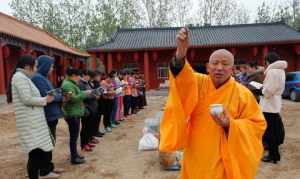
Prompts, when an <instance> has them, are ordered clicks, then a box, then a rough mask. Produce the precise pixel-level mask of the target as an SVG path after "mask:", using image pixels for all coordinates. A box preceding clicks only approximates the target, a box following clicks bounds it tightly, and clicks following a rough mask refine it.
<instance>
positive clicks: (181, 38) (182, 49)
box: [176, 27, 189, 60]
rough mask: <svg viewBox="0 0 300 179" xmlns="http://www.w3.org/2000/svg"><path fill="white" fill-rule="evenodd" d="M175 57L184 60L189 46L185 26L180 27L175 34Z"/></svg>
mask: <svg viewBox="0 0 300 179" xmlns="http://www.w3.org/2000/svg"><path fill="white" fill-rule="evenodd" d="M176 45H177V51H176V59H180V60H184V58H185V57H186V54H187V51H188V48H189V32H188V29H187V28H186V27H183V28H181V29H180V31H179V32H178V33H177V35H176Z"/></svg>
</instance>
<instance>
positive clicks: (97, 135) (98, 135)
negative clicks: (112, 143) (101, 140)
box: [95, 133, 103, 137]
mask: <svg viewBox="0 0 300 179" xmlns="http://www.w3.org/2000/svg"><path fill="white" fill-rule="evenodd" d="M95 137H103V134H101V133H97V134H96V135H95Z"/></svg>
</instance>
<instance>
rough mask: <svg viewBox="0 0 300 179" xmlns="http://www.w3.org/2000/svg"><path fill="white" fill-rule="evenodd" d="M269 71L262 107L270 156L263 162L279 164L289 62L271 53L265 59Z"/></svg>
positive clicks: (265, 137) (266, 73)
mask: <svg viewBox="0 0 300 179" xmlns="http://www.w3.org/2000/svg"><path fill="white" fill-rule="evenodd" d="M265 61H266V64H267V69H266V70H265V72H264V73H265V76H266V77H265V80H264V83H263V89H262V94H263V98H262V100H261V101H260V105H261V108H262V111H263V113H264V116H265V118H266V121H267V124H268V127H267V130H266V132H265V135H264V142H266V144H267V146H268V150H269V154H268V155H267V156H265V157H264V158H263V159H262V160H263V161H264V162H273V163H277V161H280V153H279V145H280V144H282V143H283V140H284V126H283V123H282V120H281V116H280V111H281V107H282V97H281V95H282V93H283V91H284V87H285V71H284V69H286V68H287V62H286V61H283V60H280V57H279V56H278V55H277V54H276V53H274V52H270V53H269V54H268V55H267V56H266V58H265Z"/></svg>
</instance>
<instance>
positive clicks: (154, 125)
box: [145, 118, 160, 133]
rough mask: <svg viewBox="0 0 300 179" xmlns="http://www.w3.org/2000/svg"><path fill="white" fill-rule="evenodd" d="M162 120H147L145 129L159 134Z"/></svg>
mask: <svg viewBox="0 0 300 179" xmlns="http://www.w3.org/2000/svg"><path fill="white" fill-rule="evenodd" d="M159 125H160V119H158V118H147V119H146V120H145V127H146V128H149V129H151V130H152V131H153V132H155V133H159Z"/></svg>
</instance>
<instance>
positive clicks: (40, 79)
mask: <svg viewBox="0 0 300 179" xmlns="http://www.w3.org/2000/svg"><path fill="white" fill-rule="evenodd" d="M36 60H37V72H36V73H35V74H34V75H33V77H32V78H31V80H32V82H33V83H34V84H35V86H36V87H37V88H38V90H39V91H40V94H41V96H42V97H44V96H47V95H48V94H49V92H50V91H53V90H54V87H53V85H52V83H51V82H50V80H49V79H48V74H50V73H51V72H52V71H53V66H54V59H53V58H52V57H50V56H47V55H42V56H39V57H38V58H37V59H36ZM51 95H54V100H53V102H51V103H49V104H47V106H45V107H44V112H45V116H46V120H47V124H48V126H49V129H50V132H51V134H52V136H53V143H55V140H56V126H57V123H58V119H59V118H61V117H62V116H63V112H62V110H61V106H60V103H61V102H62V100H63V97H62V94H61V93H60V92H58V91H57V92H54V93H51ZM49 160H50V161H52V152H51V154H50V156H49ZM49 167H50V168H51V170H53V171H54V172H57V173H60V170H58V169H55V170H54V165H53V163H52V162H51V166H49ZM40 173H41V174H42V173H43V172H42V170H41V172H40Z"/></svg>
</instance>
